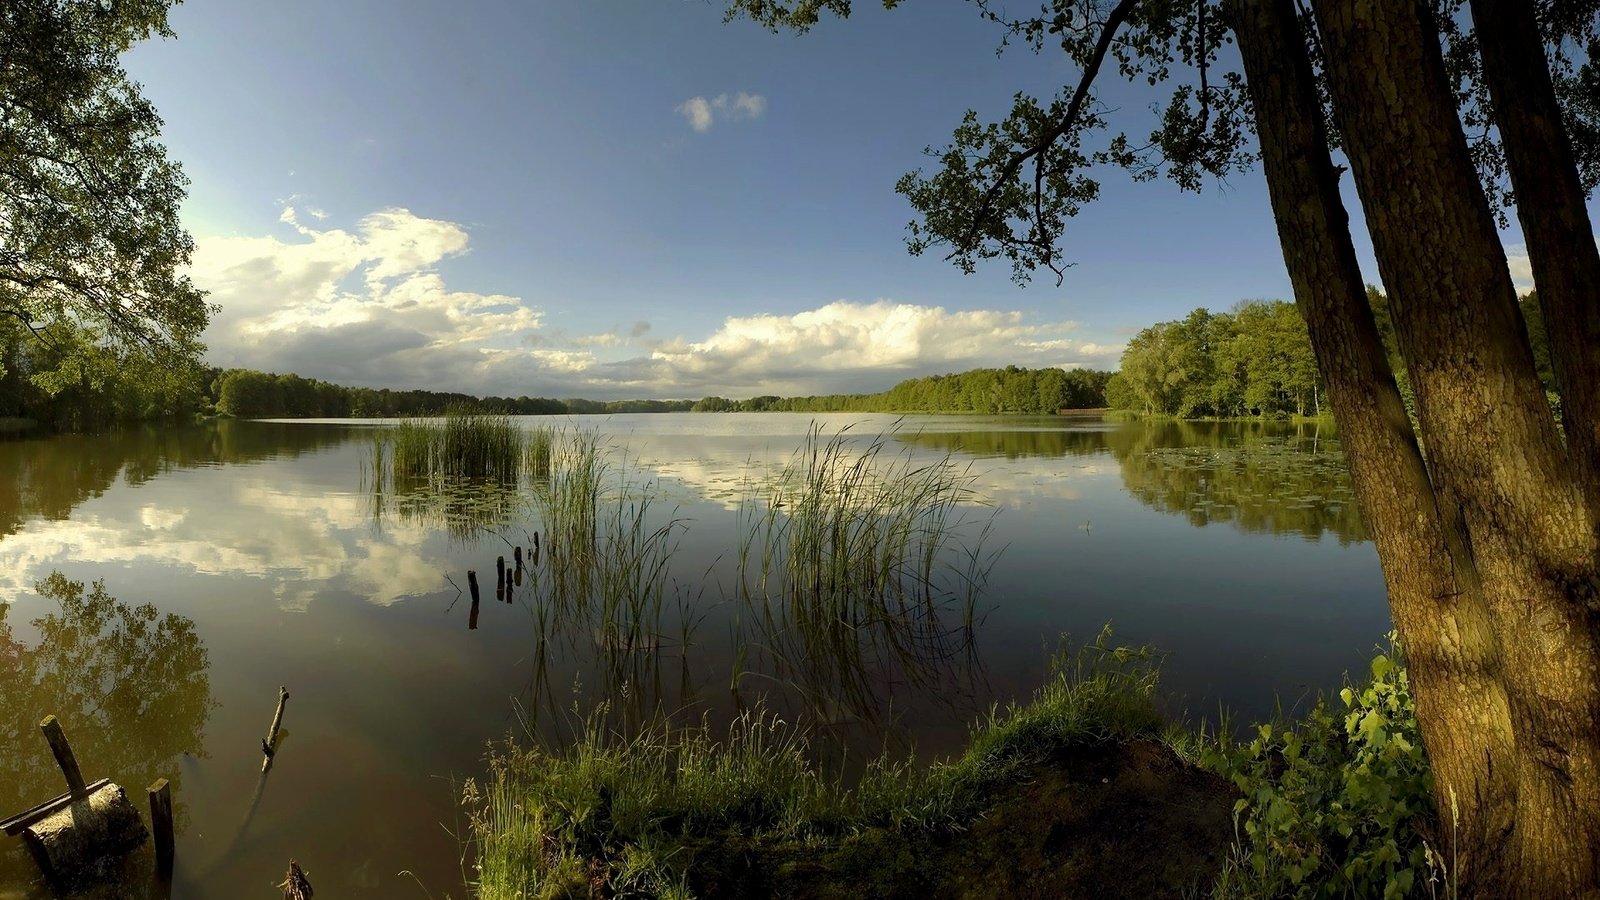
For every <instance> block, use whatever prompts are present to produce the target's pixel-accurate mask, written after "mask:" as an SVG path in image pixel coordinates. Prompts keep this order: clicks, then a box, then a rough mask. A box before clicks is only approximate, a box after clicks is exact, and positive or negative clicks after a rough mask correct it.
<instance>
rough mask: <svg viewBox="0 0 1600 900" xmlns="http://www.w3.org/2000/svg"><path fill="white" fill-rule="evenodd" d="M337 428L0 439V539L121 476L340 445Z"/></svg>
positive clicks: (132, 478) (249, 426) (66, 511)
mask: <svg viewBox="0 0 1600 900" xmlns="http://www.w3.org/2000/svg"><path fill="white" fill-rule="evenodd" d="M348 435H349V430H348V429H347V428H344V427H341V426H328V425H321V426H317V425H288V424H268V423H257V422H232V421H221V422H218V423H216V424H215V425H214V426H213V427H208V428H161V429H158V428H136V429H128V430H124V431H115V432H111V433H108V434H100V435H76V434H74V435H57V436H53V437H42V438H23V439H10V440H0V472H6V473H8V475H9V477H7V478H5V479H0V537H4V536H5V535H8V534H12V533H14V532H16V531H17V529H18V528H19V527H20V526H21V525H22V523H23V522H25V521H27V520H28V519H30V518H44V519H65V518H67V516H69V515H70V514H71V513H72V510H73V508H75V507H76V506H78V505H79V504H81V503H83V502H84V501H85V500H88V499H89V498H91V497H98V496H100V495H101V494H103V493H105V491H106V490H107V489H108V488H110V487H111V486H112V484H113V483H115V481H116V480H117V477H118V476H119V475H120V476H122V477H123V478H124V480H126V482H127V483H128V484H130V485H139V484H143V483H145V482H147V481H149V480H150V479H152V478H154V477H156V476H157V475H160V474H162V473H165V472H169V471H172V470H174V469H184V468H193V467H196V466H213V465H222V464H230V463H249V462H256V461H259V460H263V459H268V458H280V457H295V456H299V455H300V454H302V453H307V452H310V451H314V450H318V449H321V448H324V447H329V446H332V445H333V444H335V443H338V442H339V441H341V440H343V439H345V438H346V437H348Z"/></svg>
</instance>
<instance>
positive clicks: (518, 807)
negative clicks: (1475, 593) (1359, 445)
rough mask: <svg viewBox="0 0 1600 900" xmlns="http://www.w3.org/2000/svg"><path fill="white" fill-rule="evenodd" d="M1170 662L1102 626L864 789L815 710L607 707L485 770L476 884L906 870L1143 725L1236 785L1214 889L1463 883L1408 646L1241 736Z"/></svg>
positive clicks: (1446, 891) (1416, 888)
mask: <svg viewBox="0 0 1600 900" xmlns="http://www.w3.org/2000/svg"><path fill="white" fill-rule="evenodd" d="M1160 662H1161V657H1160V655H1159V654H1157V653H1156V652H1154V651H1152V650H1151V649H1149V648H1130V647H1117V646H1113V645H1112V643H1111V641H1110V635H1109V631H1107V632H1102V634H1101V635H1100V637H1099V638H1098V639H1096V641H1094V642H1093V643H1092V644H1090V645H1088V646H1087V647H1084V648H1083V649H1081V650H1078V651H1076V652H1070V653H1062V654H1058V655H1057V656H1056V657H1055V658H1054V660H1053V664H1052V666H1051V675H1050V677H1049V679H1048V680H1047V681H1046V683H1045V684H1044V686H1043V687H1041V688H1040V689H1039V690H1038V691H1037V692H1036V693H1035V695H1034V696H1033V698H1032V699H1031V700H1030V701H1029V702H1026V703H1021V704H1012V705H1007V706H1004V707H995V708H993V709H991V710H990V712H989V713H988V714H987V715H986V716H984V717H982V718H981V719H980V720H979V721H978V722H977V723H975V724H974V726H973V729H972V732H971V737H970V740H969V743H968V746H967V748H966V750H965V751H964V752H963V753H962V754H961V755H960V756H958V757H956V758H954V759H952V760H948V761H944V762H938V763H935V764H933V765H932V766H927V767H922V766H917V765H914V764H910V763H907V762H903V761H896V760H893V759H890V758H889V757H888V756H887V755H885V756H881V757H879V758H877V759H875V760H873V761H872V762H871V763H870V764H869V765H868V766H867V767H866V770H865V773H864V774H863V775H862V776H861V777H860V778H859V780H857V781H855V782H854V783H851V784H846V783H845V781H844V780H843V779H842V778H840V777H838V776H836V775H830V774H828V773H827V772H826V771H824V770H823V769H821V768H820V767H819V766H818V765H817V764H816V763H815V762H814V759H815V754H814V753H813V748H812V746H811V743H810V738H809V732H808V730H807V728H806V726H805V725H803V724H795V723H788V722H784V721H781V720H779V719H778V718H776V717H774V716H773V715H771V714H768V713H766V712H764V711H762V710H761V709H760V708H756V709H755V710H753V711H750V712H747V713H745V714H744V715H742V716H740V717H738V718H737V719H735V720H734V721H733V722H732V723H731V724H730V725H728V726H727V727H726V728H725V729H720V730H717V729H712V728H711V727H709V726H708V725H707V724H706V723H705V722H704V721H702V722H701V723H699V724H698V725H695V726H693V727H684V726H675V725H673V724H672V723H670V722H667V721H657V722H655V723H654V724H652V725H650V726H649V727H647V728H645V729H643V730H640V731H636V732H631V733H629V734H627V735H624V734H622V733H619V732H617V731H614V730H611V729H609V728H608V727H606V726H605V724H604V719H605V716H604V710H603V709H602V710H598V711H597V712H596V713H595V714H594V715H592V716H591V717H590V718H589V719H588V720H587V722H586V725H585V727H584V728H583V729H581V730H580V732H579V734H578V735H577V737H576V739H575V740H574V741H573V742H572V743H571V744H570V745H569V746H567V747H565V748H563V749H538V748H535V749H523V748H518V747H516V746H514V745H507V746H504V747H500V748H498V749H496V750H495V751H494V752H493V753H492V754H491V757H490V771H489V775H488V777H487V780H486V781H485V782H484V784H483V785H482V786H480V785H479V784H477V783H476V782H469V783H468V784H467V786H466V788H465V791H464V797H463V799H464V803H465V806H466V809H467V815H468V821H469V829H468V838H469V840H470V843H471V847H470V848H469V849H470V850H471V851H472V852H473V853H474V854H475V856H476V859H477V865H478V869H477V878H476V879H475V881H474V885H473V886H474V888H475V889H476V891H477V894H478V896H480V897H483V898H488V900H500V898H512V897H518V898H523V897H525V898H557V897H585V896H589V891H590V888H591V885H596V884H603V885H606V889H607V890H609V891H612V892H614V893H613V894H611V895H615V896H639V897H689V896H691V893H690V891H691V888H692V887H693V883H694V882H701V883H703V882H705V881H706V880H707V869H708V868H710V869H715V867H717V866H719V865H720V866H732V867H739V866H746V867H748V866H752V865H756V866H759V865H769V864H770V865H778V866H783V865H785V864H787V863H786V862H785V861H788V862H789V863H792V862H793V861H794V860H796V859H800V858H809V859H813V860H815V859H833V860H836V861H838V860H844V859H851V860H852V861H853V863H852V864H858V865H859V864H864V865H865V866H866V868H867V869H868V870H872V869H874V868H878V869H882V870H883V871H886V872H890V873H891V875H890V876H888V877H893V876H892V873H893V872H895V871H903V870H904V867H905V866H906V865H908V862H907V857H906V856H905V854H906V853H907V852H910V851H907V850H906V849H905V848H906V847H908V846H912V845H916V846H922V847H926V846H928V843H927V841H926V840H925V839H924V838H922V837H919V836H928V835H938V834H944V835H952V836H954V835H960V834H965V833H966V832H967V829H969V828H970V827H972V825H973V824H974V823H975V822H976V818H975V817H977V816H979V815H981V814H982V813H983V811H984V810H985V809H987V808H989V806H990V804H991V803H992V802H993V800H994V798H995V797H996V796H997V795H998V794H1000V793H1001V792H1002V791H1008V790H1026V785H1027V784H1028V783H1030V781H1029V780H1030V778H1031V777H1032V773H1036V772H1038V771H1039V770H1038V769H1037V768H1036V766H1037V764H1039V763H1041V762H1044V761H1047V760H1050V759H1052V758H1062V757H1061V754H1063V753H1064V752H1068V751H1071V750H1072V749H1073V748H1083V747H1092V746H1115V745H1119V744H1123V743H1125V742H1128V741H1133V740H1137V739H1142V740H1150V741H1157V742H1160V743H1162V744H1164V745H1165V746H1167V747H1168V748H1170V749H1171V750H1173V751H1174V752H1175V753H1176V754H1177V756H1178V757H1180V758H1182V759H1184V760H1186V761H1189V762H1198V763H1199V764H1201V765H1202V766H1204V767H1206V768H1209V769H1211V770H1213V771H1215V772H1217V773H1219V774H1221V775H1223V776H1224V777H1226V778H1228V779H1229V780H1231V781H1232V782H1233V783H1234V785H1235V786H1236V787H1237V788H1238V790H1239V791H1240V799H1239V800H1238V802H1237V804H1236V805H1235V808H1234V817H1235V822H1236V831H1237V838H1236V843H1235V846H1234V848H1233V851H1232V854H1231V855H1230V856H1229V857H1228V858H1227V860H1226V862H1225V863H1224V864H1223V866H1222V868H1221V870H1220V871H1219V872H1218V873H1217V874H1216V877H1215V879H1214V881H1213V882H1212V883H1211V884H1210V886H1209V888H1207V889H1205V890H1202V891H1198V892H1196V894H1195V895H1196V896H1209V897H1214V898H1219V900H1254V898H1269V897H1295V898H1320V897H1346V896H1350V897H1356V896H1359V897H1366V896H1372V897H1429V898H1435V897H1452V898H1453V897H1454V896H1455V885H1454V882H1453V880H1452V876H1451V870H1452V868H1453V854H1452V851H1451V848H1450V844H1449V840H1450V831H1449V828H1448V827H1445V828H1443V829H1441V828H1440V826H1439V825H1438V823H1437V817H1436V816H1435V814H1434V810H1433V809H1432V801H1431V775H1430V774H1429V772H1428V768H1427V762H1426V758H1425V756H1424V755H1423V754H1422V752H1421V745H1420V742H1419V740H1418V738H1417V735H1416V730H1415V728H1416V726H1415V716H1414V713H1413V711H1412V704H1411V697H1410V693H1409V687H1408V683H1407V678H1406V674H1405V669H1404V666H1403V664H1402V660H1401V658H1400V656H1399V654H1398V652H1397V650H1396V649H1394V648H1391V649H1390V650H1389V651H1388V652H1385V653H1380V654H1379V655H1378V656H1377V657H1376V658H1375V659H1374V660H1373V663H1372V667H1371V670H1370V673H1369V677H1368V678H1365V679H1362V680H1360V681H1357V682H1353V683H1350V684H1349V685H1348V686H1347V687H1346V688H1345V689H1344V690H1343V691H1341V692H1340V694H1339V696H1338V699H1337V700H1322V701H1319V703H1318V704H1317V705H1316V706H1315V707H1314V708H1313V710H1312V711H1311V712H1310V713H1308V714H1307V715H1306V717H1305V718H1304V719H1302V720H1300V721H1297V722H1280V723H1277V724H1262V725H1259V726H1256V727H1255V728H1254V729H1251V730H1250V732H1248V735H1247V736H1246V738H1244V739H1238V738H1236V737H1235V736H1233V735H1231V734H1229V733H1228V731H1227V730H1226V729H1223V730H1222V731H1221V732H1208V731H1207V730H1206V729H1205V728H1204V727H1203V726H1202V727H1201V728H1200V729H1199V730H1194V729H1186V728H1182V727H1178V726H1175V725H1173V724H1171V723H1170V722H1168V721H1167V720H1166V719H1164V718H1163V716H1162V715H1161V713H1160V712H1159V710H1158V709H1157V706H1156V698H1157V696H1158V694H1157V692H1158V689H1159V674H1160ZM1067 758H1072V757H1070V755H1069V757H1067ZM954 839H956V840H961V838H959V837H957V838H954ZM919 842H920V843H919ZM846 847H848V848H849V849H848V850H840V848H846ZM836 851H837V852H836ZM829 854H834V855H829ZM840 854H842V855H840ZM851 854H854V855H853V856H852V855H851ZM863 854H864V855H865V861H864V863H863V860H862V856H863ZM917 859H918V858H917V857H913V858H911V862H910V863H909V864H910V865H912V866H917V865H920V863H919V862H918V861H917ZM1127 863H1128V864H1129V865H1137V864H1139V861H1138V860H1129V861H1127ZM813 865H815V864H813ZM691 866H693V867H697V868H696V869H695V878H694V879H693V880H691V877H690V872H691ZM897 867H898V868H897ZM824 868H826V866H824ZM734 883H737V882H736V881H735V882H734Z"/></svg>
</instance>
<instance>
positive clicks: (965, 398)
mask: <svg viewBox="0 0 1600 900" xmlns="http://www.w3.org/2000/svg"><path fill="white" fill-rule="evenodd" d="M1111 377H1112V376H1111V373H1110V372H1101V371H1097V370H1094V369H1060V368H1056V367H1049V368H1044V369H1024V368H1020V367H1018V366H1006V367H1005V368H1003V369H971V370H968V371H966V372H961V373H959V374H953V375H930V376H927V377H925V378H909V379H906V380H905V381H902V382H900V383H899V384H896V385H895V386H894V387H892V388H890V389H889V390H887V391H884V392H882V393H878V394H831V395H825V396H811V397H775V396H762V397H751V398H749V399H746V400H729V399H727V398H725V397H705V398H702V399H700V400H699V401H697V402H696V403H695V404H694V406H693V411H694V412H907V413H911V412H918V413H980V414H984V415H998V414H1003V413H1004V414H1023V415H1035V416H1044V415H1053V414H1055V413H1056V412H1059V411H1060V410H1063V409H1099V408H1103V407H1104V406H1105V405H1106V382H1107V381H1109V380H1110V379H1111Z"/></svg>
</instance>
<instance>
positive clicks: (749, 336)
mask: <svg viewBox="0 0 1600 900" xmlns="http://www.w3.org/2000/svg"><path fill="white" fill-rule="evenodd" d="M1076 328H1077V325H1076V323H1073V322H1033V321H1031V320H1030V319H1029V317H1028V316H1027V315H1025V314H1024V313H1022V312H1017V311H999V310H956V311H950V310H946V309H945V308H944V307H942V306H933V307H929V306H919V305H916V304H911V303H896V302H893V301H888V300H879V301H876V302H873V303H853V302H849V301H844V300H840V301H835V302H833V303H829V304H827V305H825V306H822V307H819V308H817V309H813V310H807V311H805V312H800V313H796V314H794V315H788V316H780V315H772V314H761V315H753V316H733V317H729V318H727V319H726V320H724V322H723V324H722V326H721V327H720V328H718V329H717V331H716V332H715V333H713V334H712V335H711V336H709V337H707V338H706V339H705V340H702V341H697V342H686V341H682V340H678V341H668V342H665V343H663V344H661V345H660V346H658V347H657V348H656V349H655V350H654V352H652V354H651V355H650V356H649V357H648V358H645V359H639V360H633V361H631V363H630V364H629V365H630V367H631V368H632V369H633V370H634V371H633V373H632V374H633V376H634V377H635V378H637V379H638V380H640V381H641V382H648V381H652V380H653V381H656V382H661V383H669V384H675V385H680V386H681V388H683V389H704V390H705V391H707V392H710V393H722V392H727V393H730V394H746V393H779V394H810V393H833V392H844V391H859V390H864V389H868V387H869V386H870V385H880V386H882V387H887V386H888V384H887V383H886V382H891V381H894V380H898V379H901V378H909V377H914V376H916V375H925V374H932V373H937V372H951V371H960V370H962V369H968V368H974V367H978V366H1003V365H1009V364H1016V365H1024V366H1064V367H1069V368H1070V367H1074V366H1096V367H1109V366H1111V365H1113V364H1114V363H1115V361H1116V359H1117V357H1118V355H1119V354H1120V353H1121V350H1122V348H1121V347H1120V346H1108V345H1103V344H1096V343H1093V342H1088V341H1082V340H1077V339H1075V338H1073V337H1072V332H1073V331H1075V330H1076ZM619 368H621V367H619ZM618 375H619V376H620V375H621V372H618ZM692 392H693V391H692V390H691V393H692Z"/></svg>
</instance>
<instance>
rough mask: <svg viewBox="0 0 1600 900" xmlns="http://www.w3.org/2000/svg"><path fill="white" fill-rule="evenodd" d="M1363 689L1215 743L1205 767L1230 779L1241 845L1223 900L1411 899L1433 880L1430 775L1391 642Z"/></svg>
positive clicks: (1225, 877) (1221, 884)
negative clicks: (1236, 794)
mask: <svg viewBox="0 0 1600 900" xmlns="http://www.w3.org/2000/svg"><path fill="white" fill-rule="evenodd" d="M1389 640H1390V649H1389V652H1387V653H1381V652H1380V653H1379V655H1377V656H1376V657H1374V658H1373V660H1372V664H1371V668H1370V676H1371V677H1370V680H1368V681H1365V682H1362V683H1359V684H1346V686H1345V687H1344V688H1343V689H1342V690H1341V691H1340V692H1339V701H1340V704H1341V706H1340V707H1334V706H1332V705H1330V704H1329V703H1328V702H1327V701H1326V700H1325V699H1320V698H1319V700H1318V701H1317V704H1316V706H1315V707H1313V708H1312V710H1311V711H1310V713H1309V714H1308V715H1307V716H1306V717H1305V718H1304V719H1302V720H1300V721H1299V722H1297V723H1293V724H1287V725H1285V724H1279V725H1273V724H1271V723H1267V724H1262V725H1259V726H1257V727H1256V729H1255V736H1254V737H1252V738H1251V739H1250V740H1249V741H1248V742H1237V743H1236V742H1234V741H1231V740H1229V739H1228V738H1227V735H1226V734H1224V735H1222V740H1220V741H1219V742H1218V744H1217V745H1215V746H1214V747H1213V748H1210V749H1208V750H1207V751H1206V752H1205V753H1204V754H1203V755H1202V758H1203V762H1204V764H1206V765H1208V766H1210V767H1212V768H1214V769H1215V770H1216V771H1218V772H1221V773H1223V774H1225V775H1227V776H1228V777H1230V778H1231V779H1232V780H1233V782H1234V784H1235V785H1237V786H1238V788H1239V791H1240V793H1242V794H1243V795H1244V796H1243V797H1241V798H1240V799H1239V800H1238V802H1237V803H1236V804H1235V806H1234V818H1235V821H1236V823H1237V826H1238V830H1239V838H1238V840H1239V843H1238V846H1237V848H1236V853H1235V856H1234V858H1233V859H1232V860H1231V861H1230V863H1229V865H1228V866H1227V868H1226V869H1225V870H1224V872H1223V873H1222V875H1221V877H1220V878H1219V880H1218V884H1217V895H1218V896H1220V897H1296V898H1315V897H1350V896H1354V897H1384V898H1398V897H1406V896H1415V895H1419V894H1420V893H1421V892H1422V889H1423V887H1424V885H1425V884H1426V883H1427V882H1428V881H1429V880H1430V879H1433V878H1435V877H1438V874H1439V873H1438V871H1437V864H1436V863H1435V862H1434V861H1432V860H1431V859H1430V857H1431V856H1432V855H1433V854H1434V851H1433V848H1430V847H1429V846H1428V845H1427V843H1426V842H1425V840H1424V836H1425V835H1427V834H1429V833H1430V832H1431V831H1433V829H1434V819H1435V812H1434V806H1433V776H1432V773H1431V772H1430V770H1429V767H1428V761H1427V758H1426V756H1425V755H1424V753H1423V747H1422V739H1421V735H1420V733H1419V732H1418V729H1417V718H1416V710H1415V706H1414V703H1413V700H1412V696H1411V687H1410V681H1409V679H1408V677H1407V674H1406V669H1405V666H1404V664H1403V660H1402V658H1401V655H1400V651H1399V647H1398V645H1397V644H1396V643H1395V641H1396V638H1395V636H1394V635H1392V634H1391V635H1390V638H1389Z"/></svg>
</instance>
